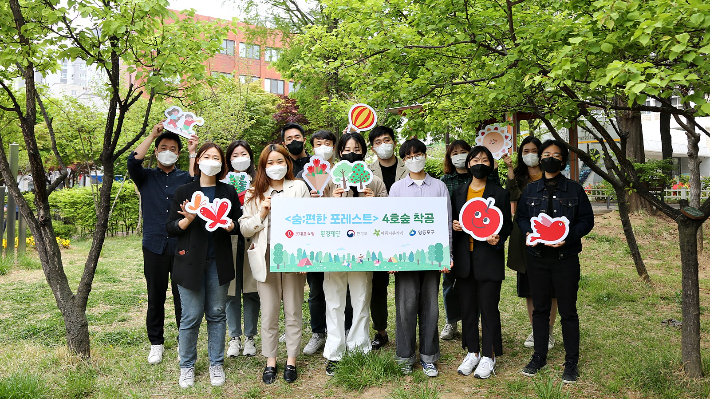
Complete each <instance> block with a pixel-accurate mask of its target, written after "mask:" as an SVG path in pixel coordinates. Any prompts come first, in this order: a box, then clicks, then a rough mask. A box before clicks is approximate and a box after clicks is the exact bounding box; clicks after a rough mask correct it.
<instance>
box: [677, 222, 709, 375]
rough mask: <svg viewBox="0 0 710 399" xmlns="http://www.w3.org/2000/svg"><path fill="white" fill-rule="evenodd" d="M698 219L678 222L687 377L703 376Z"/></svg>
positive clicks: (684, 358) (682, 331)
mask: <svg viewBox="0 0 710 399" xmlns="http://www.w3.org/2000/svg"><path fill="white" fill-rule="evenodd" d="M699 225H700V223H699V222H695V221H692V220H689V219H687V218H683V219H681V220H680V221H679V222H678V236H679V241H680V262H681V271H682V276H683V277H682V278H683V285H682V286H683V298H682V315H683V325H682V329H681V353H682V362H683V369H684V370H685V374H686V375H687V376H688V377H691V378H700V377H702V376H703V365H702V359H701V357H700V285H699V281H698V280H699V279H698V242H697V236H696V233H697V230H698V226H699Z"/></svg>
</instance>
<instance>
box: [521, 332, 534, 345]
mask: <svg viewBox="0 0 710 399" xmlns="http://www.w3.org/2000/svg"><path fill="white" fill-rule="evenodd" d="M523 345H524V346H525V347H526V348H534V347H535V337H534V336H533V333H532V332H530V335H528V339H526V340H525V343H524V344H523Z"/></svg>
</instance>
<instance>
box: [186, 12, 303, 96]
mask: <svg viewBox="0 0 710 399" xmlns="http://www.w3.org/2000/svg"><path fill="white" fill-rule="evenodd" d="M178 15H179V13H178ZM181 17H182V15H181ZM195 18H196V19H198V20H201V21H218V20H219V19H218V18H213V17H207V16H203V15H195ZM221 21H223V22H225V23H232V22H231V21H227V20H221ZM236 25H237V29H236V33H234V32H230V33H229V35H228V36H227V38H226V39H224V40H223V42H222V49H221V51H220V54H217V55H215V56H214V57H213V58H212V59H210V60H209V61H208V63H207V70H208V71H209V72H210V73H211V74H212V75H217V74H222V75H226V76H231V77H234V78H235V79H236V78H239V79H240V80H241V81H242V82H251V81H254V80H260V81H261V86H262V87H263V88H264V90H265V91H267V92H270V93H274V94H285V95H288V94H289V93H290V92H292V91H293V90H294V83H293V82H289V81H285V80H284V79H283V78H281V75H280V74H279V73H278V72H277V71H276V70H275V69H274V68H272V67H271V63H273V62H275V61H276V60H277V59H278V56H279V52H280V49H281V47H282V43H281V37H280V35H278V34H273V35H268V38H266V39H248V37H251V36H263V35H253V34H252V35H248V34H247V33H246V32H247V31H248V30H249V28H253V26H249V25H246V24H244V23H241V22H238V23H236Z"/></svg>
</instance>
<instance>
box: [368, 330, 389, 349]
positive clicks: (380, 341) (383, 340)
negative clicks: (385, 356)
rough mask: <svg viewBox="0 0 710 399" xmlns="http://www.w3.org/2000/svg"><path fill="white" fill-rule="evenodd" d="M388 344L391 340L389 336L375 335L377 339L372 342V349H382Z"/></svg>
mask: <svg viewBox="0 0 710 399" xmlns="http://www.w3.org/2000/svg"><path fill="white" fill-rule="evenodd" d="M388 342H390V339H389V337H388V336H387V334H385V335H384V336H382V335H380V334H375V338H374V339H373V340H372V349H375V350H377V349H380V348H382V347H383V346H385V345H387V343H388Z"/></svg>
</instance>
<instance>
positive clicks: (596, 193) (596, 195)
mask: <svg viewBox="0 0 710 399" xmlns="http://www.w3.org/2000/svg"><path fill="white" fill-rule="evenodd" d="M584 191H585V192H586V193H587V196H588V197H589V200H590V201H594V202H609V201H612V202H613V201H616V195H615V194H613V193H612V194H611V195H609V194H608V189H604V188H585V189H584ZM663 194H664V200H665V201H666V202H677V201H680V200H683V199H690V189H689V188H676V189H673V188H667V189H665V190H664V193H663ZM708 197H710V190H701V191H700V200H701V201H704V200H706V199H708Z"/></svg>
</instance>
